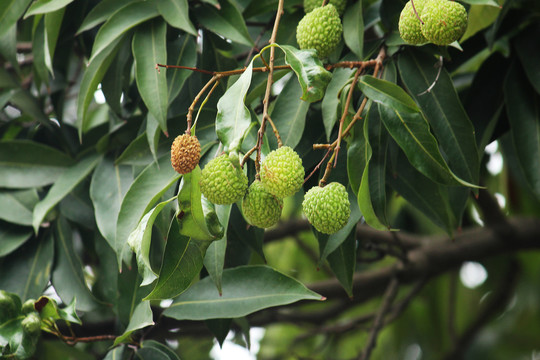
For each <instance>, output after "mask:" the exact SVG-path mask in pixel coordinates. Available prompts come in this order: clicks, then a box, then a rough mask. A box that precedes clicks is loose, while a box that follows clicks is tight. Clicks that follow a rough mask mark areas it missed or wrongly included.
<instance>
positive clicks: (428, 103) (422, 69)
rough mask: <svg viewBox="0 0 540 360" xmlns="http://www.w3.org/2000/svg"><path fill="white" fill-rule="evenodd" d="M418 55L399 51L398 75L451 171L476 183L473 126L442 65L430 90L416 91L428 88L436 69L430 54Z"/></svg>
mask: <svg viewBox="0 0 540 360" xmlns="http://www.w3.org/2000/svg"><path fill="white" fill-rule="evenodd" d="M422 55H423V54H420V53H419V52H412V51H408V52H406V53H403V54H402V55H400V57H399V60H398V66H399V70H400V75H401V78H402V80H403V82H404V84H405V86H407V89H408V90H409V92H410V93H411V94H412V96H413V97H414V99H415V100H416V101H417V102H418V104H419V105H420V108H421V109H422V112H423V113H424V115H425V117H426V118H427V120H428V122H429V124H430V126H431V128H432V129H433V132H434V133H435V135H436V136H437V140H438V143H439V145H440V147H441V149H442V152H443V153H444V154H445V156H446V161H447V163H448V166H449V167H450V169H451V170H452V172H454V173H455V174H456V175H457V176H458V177H459V178H461V179H463V180H465V181H466V182H469V183H473V184H476V183H478V173H479V159H478V155H477V154H478V148H477V146H476V139H475V135H474V127H473V126H472V123H471V121H470V120H469V117H468V115H467V113H466V112H465V110H464V108H463V105H462V104H461V101H460V99H459V96H458V94H457V92H456V89H455V88H454V83H453V81H452V79H451V78H450V75H449V74H448V72H447V71H446V70H445V69H441V72H440V74H439V78H438V79H437V82H436V84H435V86H434V87H433V89H432V90H431V91H430V92H428V93H425V94H423V95H418V94H420V93H422V92H424V91H425V90H426V89H427V88H429V86H430V85H431V83H432V82H433V81H434V79H435V78H436V77H437V71H438V69H435V68H434V67H433V63H434V59H433V57H431V56H429V55H424V56H422Z"/></svg>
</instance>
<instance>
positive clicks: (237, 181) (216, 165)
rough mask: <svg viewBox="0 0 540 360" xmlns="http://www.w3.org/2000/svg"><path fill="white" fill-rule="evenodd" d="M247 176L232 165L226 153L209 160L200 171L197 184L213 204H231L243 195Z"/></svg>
mask: <svg viewBox="0 0 540 360" xmlns="http://www.w3.org/2000/svg"><path fill="white" fill-rule="evenodd" d="M247 182H248V180H247V176H246V175H245V174H244V172H243V171H242V169H241V168H240V167H236V166H234V164H233V163H232V161H231V160H230V158H229V156H228V155H227V154H223V155H221V156H218V157H217V158H215V159H212V160H210V162H209V163H208V164H206V166H205V167H204V169H203V170H202V172H201V179H200V180H199V185H200V187H201V192H202V193H203V195H204V196H205V197H206V198H207V199H208V200H209V201H210V202H211V203H213V204H232V203H234V202H237V201H238V200H240V199H242V198H243V197H244V194H245V193H246V189H247Z"/></svg>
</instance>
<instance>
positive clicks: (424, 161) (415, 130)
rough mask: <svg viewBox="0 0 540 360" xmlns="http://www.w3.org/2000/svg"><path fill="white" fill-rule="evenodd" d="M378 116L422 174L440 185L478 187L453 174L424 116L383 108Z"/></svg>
mask: <svg viewBox="0 0 540 360" xmlns="http://www.w3.org/2000/svg"><path fill="white" fill-rule="evenodd" d="M379 112H380V114H381V119H382V121H383V123H384V125H385V127H386V129H387V130H388V132H389V133H390V135H392V137H393V138H394V140H395V141H396V142H397V143H398V145H399V146H400V147H401V148H402V149H403V151H404V152H405V154H406V155H407V159H409V161H410V162H411V164H412V165H413V166H414V167H416V168H417V169H418V170H419V171H420V172H421V173H422V174H424V175H426V176H427V177H429V178H430V179H432V180H433V181H435V182H438V183H440V184H447V185H464V186H471V187H474V186H475V185H472V184H469V183H467V182H466V181H464V180H462V179H460V178H458V177H457V176H456V175H454V174H453V173H452V172H451V171H450V169H449V168H448V165H447V164H446V162H445V161H444V159H443V157H442V155H441V153H440V151H439V147H438V144H437V140H435V137H433V135H432V134H431V132H430V131H429V125H428V123H427V121H426V119H424V117H423V116H422V114H421V113H407V112H399V111H397V110H395V109H392V108H389V107H386V106H383V105H380V104H379Z"/></svg>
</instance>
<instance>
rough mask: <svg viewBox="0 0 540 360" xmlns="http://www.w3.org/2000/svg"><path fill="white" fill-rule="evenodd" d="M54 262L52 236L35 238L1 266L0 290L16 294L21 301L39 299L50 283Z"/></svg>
mask: <svg viewBox="0 0 540 360" xmlns="http://www.w3.org/2000/svg"><path fill="white" fill-rule="evenodd" d="M53 261H54V243H53V238H52V236H50V235H46V236H44V235H41V234H40V236H37V237H34V238H33V239H31V240H30V241H28V242H26V244H24V245H23V246H22V247H21V248H20V249H18V250H17V251H15V252H13V253H11V254H10V256H7V257H5V258H4V259H3V261H2V262H1V263H0V273H1V274H2V276H0V289H4V290H6V291H10V292H14V293H16V294H17V295H19V297H20V298H21V299H22V300H23V301H24V300H26V299H30V298H32V299H36V298H38V297H39V296H40V295H41V293H42V292H43V290H44V289H45V286H47V283H48V282H49V277H50V273H51V268H52V265H53Z"/></svg>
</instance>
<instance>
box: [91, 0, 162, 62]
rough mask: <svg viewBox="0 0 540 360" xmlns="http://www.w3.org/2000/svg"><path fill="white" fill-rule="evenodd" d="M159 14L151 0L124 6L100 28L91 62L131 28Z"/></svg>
mask: <svg viewBox="0 0 540 360" xmlns="http://www.w3.org/2000/svg"><path fill="white" fill-rule="evenodd" d="M158 15H159V13H158V11H157V8H156V6H155V4H154V3H153V2H149V1H142V2H134V3H132V4H129V5H127V6H124V7H122V8H121V9H120V10H118V11H117V12H115V13H114V14H113V15H112V16H110V17H109V18H108V20H107V22H105V24H103V26H101V28H100V29H99V31H98V33H97V35H96V38H95V40H94V46H93V47H92V56H91V57H90V62H92V60H94V58H95V57H96V56H97V55H98V54H99V53H101V52H102V51H103V50H104V49H106V48H107V47H108V46H109V45H110V44H111V43H112V42H114V41H115V40H117V39H118V38H119V37H121V36H122V35H123V34H124V33H126V32H127V31H128V30H129V29H131V28H133V27H135V26H136V25H138V24H140V23H142V22H144V21H146V20H149V19H151V18H154V17H156V16H158ZM154 65H155V64H154Z"/></svg>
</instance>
